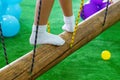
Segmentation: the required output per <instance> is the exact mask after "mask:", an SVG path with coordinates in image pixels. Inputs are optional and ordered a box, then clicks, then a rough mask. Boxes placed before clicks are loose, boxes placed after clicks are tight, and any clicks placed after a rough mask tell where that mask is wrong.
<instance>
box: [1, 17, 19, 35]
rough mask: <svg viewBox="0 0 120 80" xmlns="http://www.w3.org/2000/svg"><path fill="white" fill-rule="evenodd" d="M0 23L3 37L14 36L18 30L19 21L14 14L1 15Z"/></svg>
mask: <svg viewBox="0 0 120 80" xmlns="http://www.w3.org/2000/svg"><path fill="white" fill-rule="evenodd" d="M1 25H2V31H3V36H4V37H12V36H15V35H16V34H17V33H18V32H19V30H20V23H19V21H18V20H17V19H16V18H15V17H14V16H10V15H3V16H2V21H1Z"/></svg>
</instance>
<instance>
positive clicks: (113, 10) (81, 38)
mask: <svg viewBox="0 0 120 80" xmlns="http://www.w3.org/2000/svg"><path fill="white" fill-rule="evenodd" d="M104 13H105V9H103V10H101V11H99V12H97V13H96V14H94V15H92V16H91V17H89V18H88V19H86V20H85V21H83V22H81V23H79V26H78V29H77V31H76V37H75V41H74V43H73V47H72V48H71V47H70V41H71V37H72V33H68V32H63V33H61V34H60V36H61V37H62V38H63V39H64V40H65V41H66V43H65V44H64V45H63V46H60V47H58V46H53V45H42V46H40V47H38V48H37V49H36V55H35V62H34V69H33V72H32V73H31V74H30V67H31V58H32V55H33V51H30V52H29V53H27V54H26V55H24V56H23V57H21V58H19V59H17V60H16V61H14V62H12V63H10V64H9V65H7V66H5V67H3V68H2V69H0V80H35V78H37V77H38V76H40V75H42V74H43V73H45V72H46V71H47V70H49V69H50V68H52V67H53V66H54V65H56V64H57V63H59V62H60V61H61V60H63V59H64V58H66V57H67V56H69V55H70V54H72V53H73V52H74V51H76V50H77V49H79V48H80V47H82V46H83V45H85V44H86V43H88V42H89V41H91V40H92V39H93V38H95V37H96V36H98V35H99V34H100V33H102V32H103V31H104V30H106V29H107V28H109V27H110V26H111V25H113V24H114V23H116V22H117V21H120V1H118V2H115V3H113V4H111V5H110V6H109V10H108V15H107V18H106V23H105V25H104V26H103V25H102V23H103V19H104V17H103V16H104Z"/></svg>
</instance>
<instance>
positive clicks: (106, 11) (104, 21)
mask: <svg viewBox="0 0 120 80" xmlns="http://www.w3.org/2000/svg"><path fill="white" fill-rule="evenodd" d="M108 6H109V0H107V6H106V10H105V16H104V20H103V26H104V25H105V23H106V18H107V13H108Z"/></svg>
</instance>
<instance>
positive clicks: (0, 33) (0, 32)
mask: <svg viewBox="0 0 120 80" xmlns="http://www.w3.org/2000/svg"><path fill="white" fill-rule="evenodd" d="M0 36H1V43H2V46H3V50H4V57H5V60H6V64H7V65H8V64H9V62H8V56H7V52H6V46H5V41H4V37H3V34H2V27H1V23H0Z"/></svg>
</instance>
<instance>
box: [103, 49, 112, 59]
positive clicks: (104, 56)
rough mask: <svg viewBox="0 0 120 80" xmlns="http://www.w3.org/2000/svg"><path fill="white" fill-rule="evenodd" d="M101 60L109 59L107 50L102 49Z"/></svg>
mask: <svg viewBox="0 0 120 80" xmlns="http://www.w3.org/2000/svg"><path fill="white" fill-rule="evenodd" d="M101 57H102V59H103V60H109V59H110V58H111V53H110V51H108V50H104V51H103V52H102V54H101Z"/></svg>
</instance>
